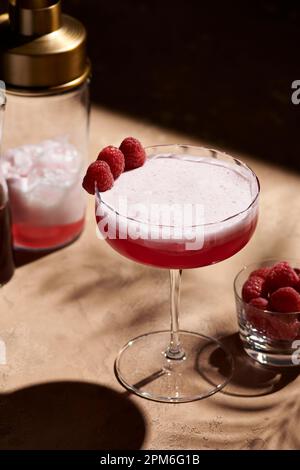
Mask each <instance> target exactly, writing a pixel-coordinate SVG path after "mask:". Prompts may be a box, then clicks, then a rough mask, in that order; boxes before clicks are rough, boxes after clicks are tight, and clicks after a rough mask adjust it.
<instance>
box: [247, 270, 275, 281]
mask: <svg viewBox="0 0 300 470" xmlns="http://www.w3.org/2000/svg"><path fill="white" fill-rule="evenodd" d="M270 270H271V268H259V269H256V270H255V271H252V273H251V274H250V276H249V277H253V276H257V277H262V278H263V279H266V277H267V275H268V274H269V272H270Z"/></svg>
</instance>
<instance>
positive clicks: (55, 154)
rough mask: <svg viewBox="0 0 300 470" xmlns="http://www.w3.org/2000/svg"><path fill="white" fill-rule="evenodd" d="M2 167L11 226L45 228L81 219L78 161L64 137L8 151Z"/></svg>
mask: <svg viewBox="0 0 300 470" xmlns="http://www.w3.org/2000/svg"><path fill="white" fill-rule="evenodd" d="M2 168H3V173H4V175H5V177H6V180H7V183H8V188H9V196H10V201H11V207H12V214H13V221H14V223H25V224H29V225H35V226H45V225H46V226H49V225H63V224H70V223H73V222H76V221H78V220H80V219H82V217H83V215H84V200H83V197H82V189H81V179H82V159H81V156H80V154H79V152H78V151H77V149H76V148H75V147H74V146H73V145H72V144H70V143H69V142H68V140H67V139H66V138H60V139H49V140H44V141H42V142H40V143H38V144H28V145H23V146H21V147H16V148H12V149H9V150H8V151H7V152H6V153H5V154H4V155H3V158H2Z"/></svg>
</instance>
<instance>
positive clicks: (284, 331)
mask: <svg viewBox="0 0 300 470" xmlns="http://www.w3.org/2000/svg"><path fill="white" fill-rule="evenodd" d="M299 326H300V323H299V322H298V320H297V319H296V318H288V316H287V315H276V314H274V315H269V318H268V321H267V327H266V331H265V334H266V336H268V337H269V338H270V339H276V340H283V341H292V340H294V339H295V338H297V336H298V334H299Z"/></svg>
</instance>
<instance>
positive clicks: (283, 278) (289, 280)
mask: <svg viewBox="0 0 300 470" xmlns="http://www.w3.org/2000/svg"><path fill="white" fill-rule="evenodd" d="M298 279H299V278H298V276H297V274H296V273H295V271H294V270H293V268H292V267H291V266H290V265H289V263H287V262H286V261H282V262H280V263H277V264H275V265H274V266H273V267H272V268H271V270H270V272H269V274H268V275H267V277H266V288H267V290H268V292H270V293H272V292H274V291H275V290H277V289H279V288H280V287H293V286H294V285H296V283H297V281H298Z"/></svg>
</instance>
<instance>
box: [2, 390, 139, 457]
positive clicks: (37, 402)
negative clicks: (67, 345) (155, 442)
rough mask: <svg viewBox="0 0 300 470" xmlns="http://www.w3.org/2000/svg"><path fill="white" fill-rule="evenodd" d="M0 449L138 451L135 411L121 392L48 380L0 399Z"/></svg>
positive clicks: (136, 416) (137, 418)
mask: <svg viewBox="0 0 300 470" xmlns="http://www.w3.org/2000/svg"><path fill="white" fill-rule="evenodd" d="M0 415H1V422H0V450H1V449H8V450H18V449H34V450H42V449H53V450H54V449H64V450H76V449H96V450H98V449H99V450H101V449H108V450H111V449H139V448H140V447H141V445H142V443H143V441H144V437H145V429H146V428H145V421H144V418H143V416H142V414H141V412H140V410H139V409H138V408H137V407H136V406H135V405H134V404H133V403H132V402H131V401H130V400H129V399H128V398H127V397H124V396H123V394H120V393H117V392H115V391H113V390H111V389H109V388H106V387H103V386H99V385H95V384H91V383H83V382H52V383H45V384H39V385H33V386H30V387H26V388H23V389H20V390H17V391H15V392H13V393H7V394H2V395H0Z"/></svg>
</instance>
